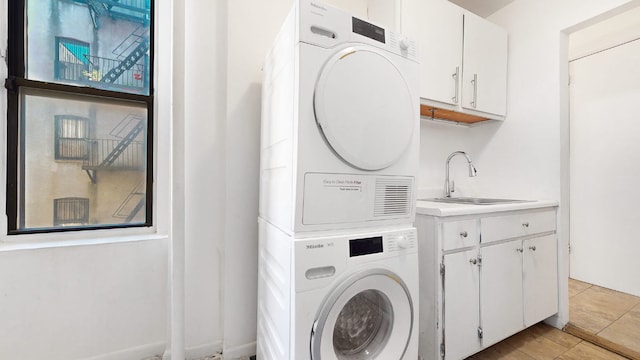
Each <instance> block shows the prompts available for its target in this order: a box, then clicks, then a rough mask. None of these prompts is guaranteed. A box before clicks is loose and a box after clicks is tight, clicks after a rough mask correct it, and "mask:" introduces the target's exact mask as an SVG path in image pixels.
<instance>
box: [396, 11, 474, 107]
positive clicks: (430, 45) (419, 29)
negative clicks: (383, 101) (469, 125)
mask: <svg viewBox="0 0 640 360" xmlns="http://www.w3.org/2000/svg"><path fill="white" fill-rule="evenodd" d="M402 7H403V9H402V33H403V35H405V36H408V37H409V38H410V39H412V40H415V41H416V42H417V43H418V51H419V53H420V97H421V98H423V99H428V100H433V101H436V102H438V103H444V104H451V105H455V104H457V103H458V102H459V99H460V96H459V95H458V96H456V93H458V92H459V91H458V86H459V84H458V81H459V80H458V79H457V77H456V73H457V74H458V75H457V76H461V71H462V63H461V62H462V14H463V11H462V9H461V8H459V7H457V6H456V5H454V4H451V3H449V2H448V1H424V0H405V1H403V3H402ZM437 105H439V104H437Z"/></svg>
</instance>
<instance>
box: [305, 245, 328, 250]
mask: <svg viewBox="0 0 640 360" xmlns="http://www.w3.org/2000/svg"><path fill="white" fill-rule="evenodd" d="M323 247H324V245H323V244H311V245H307V249H308V250H311V249H320V248H323Z"/></svg>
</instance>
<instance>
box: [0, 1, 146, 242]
mask: <svg viewBox="0 0 640 360" xmlns="http://www.w3.org/2000/svg"><path fill="white" fill-rule="evenodd" d="M7 5H8V17H7V18H8V31H9V39H8V40H9V42H8V51H7V70H8V78H7V79H6V81H5V87H6V89H7V148H8V155H7V171H6V173H7V188H6V189H7V196H6V199H7V204H6V206H7V208H6V213H7V217H8V232H9V234H23V233H37V232H52V231H69V230H88V229H104V228H120V227H141V226H151V225H152V221H151V220H152V218H153V217H152V210H153V206H152V205H153V202H152V199H153V194H152V190H153V186H152V185H153V163H154V162H153V144H154V139H153V134H154V117H153V105H154V84H153V78H154V76H153V70H154V69H153V66H152V65H153V63H154V61H153V55H154V36H153V33H154V32H153V24H154V17H153V14H154V1H153V0H121V1H112V0H91V1H69V0H11V1H9V2H8V4H7ZM0 66H2V65H1V64H0ZM55 114H62V115H57V116H56V115H55ZM64 114H73V115H64ZM52 117H53V122H54V126H52V125H51V122H52ZM61 160H72V161H61ZM141 184H142V185H141ZM69 193H73V194H74V195H76V196H77V197H75V198H67V197H66V195H67V194H69ZM132 194H133V195H132ZM132 196H133V197H135V198H136V199H140V200H139V201H136V203H135V205H136V206H123V204H128V203H130V201H131V200H130V199H131V198H132ZM69 199H72V200H69ZM63 200H64V201H63ZM52 201H54V208H53V213H54V214H53V216H52V213H51V211H52V210H51V202H52ZM89 203H90V204H91V212H92V214H91V217H89V216H88V211H89V207H88V206H89V205H88V204H89ZM118 209H127V210H128V211H129V212H128V213H126V214H122V210H118ZM85 210H86V211H85ZM116 213H117V214H118V216H115V215H114V214H116Z"/></svg>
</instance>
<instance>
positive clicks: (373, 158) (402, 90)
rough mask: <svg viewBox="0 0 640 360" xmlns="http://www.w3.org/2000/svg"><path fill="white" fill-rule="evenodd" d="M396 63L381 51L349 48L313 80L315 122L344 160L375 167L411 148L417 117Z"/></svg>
mask: <svg viewBox="0 0 640 360" xmlns="http://www.w3.org/2000/svg"><path fill="white" fill-rule="evenodd" d="M417 102H418V99H417V98H413V97H412V95H411V91H410V89H409V86H408V85H407V82H406V81H405V79H404V77H403V74H402V72H401V71H400V70H399V69H398V67H397V66H396V65H395V64H394V63H393V62H392V61H391V60H390V59H389V58H388V57H387V56H386V55H384V54H383V52H381V51H379V50H377V49H375V48H372V47H366V46H352V47H348V48H345V49H342V50H341V51H339V52H337V53H336V54H334V55H333V56H332V57H331V58H329V60H328V61H327V63H326V64H325V65H324V67H323V69H322V72H321V74H320V77H319V79H318V82H317V83H316V88H315V93H314V98H313V105H314V111H315V116H316V121H317V123H318V125H319V127H320V129H321V131H322V133H323V135H324V137H325V139H326V140H327V142H328V143H329V145H330V146H331V148H332V149H333V150H334V151H335V153H337V154H338V155H339V156H340V157H341V158H342V159H343V160H344V161H345V162H347V163H348V164H350V165H351V166H353V167H356V168H359V169H363V170H379V169H383V168H385V167H388V166H389V165H391V164H393V163H394V162H395V161H397V160H398V158H400V157H401V156H402V154H403V153H404V151H405V150H406V149H407V147H408V146H409V143H410V141H411V138H412V136H413V131H414V129H415V125H416V122H417V121H419V120H418V119H419V115H418V114H416V107H417Z"/></svg>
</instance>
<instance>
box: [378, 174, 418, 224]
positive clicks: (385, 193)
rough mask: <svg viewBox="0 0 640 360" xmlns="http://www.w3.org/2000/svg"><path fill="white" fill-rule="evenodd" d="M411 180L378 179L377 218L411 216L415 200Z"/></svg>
mask: <svg viewBox="0 0 640 360" xmlns="http://www.w3.org/2000/svg"><path fill="white" fill-rule="evenodd" d="M412 191H413V181H411V179H384V178H378V179H376V199H375V206H374V212H373V215H374V216H375V217H385V216H394V215H395V216H398V215H409V213H410V212H411V200H412V199H413V193H412Z"/></svg>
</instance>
